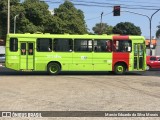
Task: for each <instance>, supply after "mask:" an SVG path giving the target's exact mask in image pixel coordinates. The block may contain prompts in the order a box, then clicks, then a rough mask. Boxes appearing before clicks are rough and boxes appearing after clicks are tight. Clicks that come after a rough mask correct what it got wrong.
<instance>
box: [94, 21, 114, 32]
mask: <svg viewBox="0 0 160 120" xmlns="http://www.w3.org/2000/svg"><path fill="white" fill-rule="evenodd" d="M112 28H113V27H112V26H109V25H107V23H97V24H96V25H95V26H94V27H93V28H92V30H93V31H94V33H95V34H112Z"/></svg>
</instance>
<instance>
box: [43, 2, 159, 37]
mask: <svg viewBox="0 0 160 120" xmlns="http://www.w3.org/2000/svg"><path fill="white" fill-rule="evenodd" d="M43 1H45V2H46V3H47V4H48V5H49V9H50V10H54V8H58V7H59V5H60V4H63V3H64V1H65V0H43ZM69 1H70V2H72V3H73V4H74V6H75V7H76V8H77V9H81V10H82V11H83V13H84V15H85V21H86V24H87V27H88V28H89V30H90V32H93V31H92V28H93V27H94V26H95V24H96V23H100V21H101V14H102V12H103V15H102V22H103V23H107V24H108V25H112V26H115V25H116V24H117V23H120V22H131V23H133V24H134V25H135V26H138V27H140V29H141V31H142V36H145V37H146V38H149V36H150V22H149V18H151V16H152V15H153V14H154V13H155V12H156V11H158V9H160V0H69ZM113 6H120V7H121V15H120V16H113V13H112V11H113ZM127 11H128V12H127ZM131 12H134V13H138V14H141V15H137V14H133V13H131ZM144 15H145V16H144ZM146 16H148V17H149V18H148V17H146ZM158 25H160V11H158V12H157V13H155V14H154V15H153V17H152V21H151V26H152V27H151V32H152V36H155V33H156V31H157V29H158V28H157V26H158Z"/></svg>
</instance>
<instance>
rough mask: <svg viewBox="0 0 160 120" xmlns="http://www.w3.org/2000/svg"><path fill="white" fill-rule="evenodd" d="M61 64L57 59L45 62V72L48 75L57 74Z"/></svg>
mask: <svg viewBox="0 0 160 120" xmlns="http://www.w3.org/2000/svg"><path fill="white" fill-rule="evenodd" d="M61 67H62V66H61V64H60V63H59V62H57V61H51V62H49V63H48V64H47V72H48V73H49V74H50V75H57V74H59V73H60V72H61Z"/></svg>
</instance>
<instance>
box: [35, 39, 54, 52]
mask: <svg viewBox="0 0 160 120" xmlns="http://www.w3.org/2000/svg"><path fill="white" fill-rule="evenodd" d="M37 51H38V52H50V51H52V39H50V38H38V39H37Z"/></svg>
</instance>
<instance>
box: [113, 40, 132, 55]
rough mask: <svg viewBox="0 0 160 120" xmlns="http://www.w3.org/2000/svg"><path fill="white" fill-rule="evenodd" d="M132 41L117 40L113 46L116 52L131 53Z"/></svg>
mask: <svg viewBox="0 0 160 120" xmlns="http://www.w3.org/2000/svg"><path fill="white" fill-rule="evenodd" d="M131 46H132V44H131V40H116V41H114V44H113V51H114V52H131V50H132V47H131Z"/></svg>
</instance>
